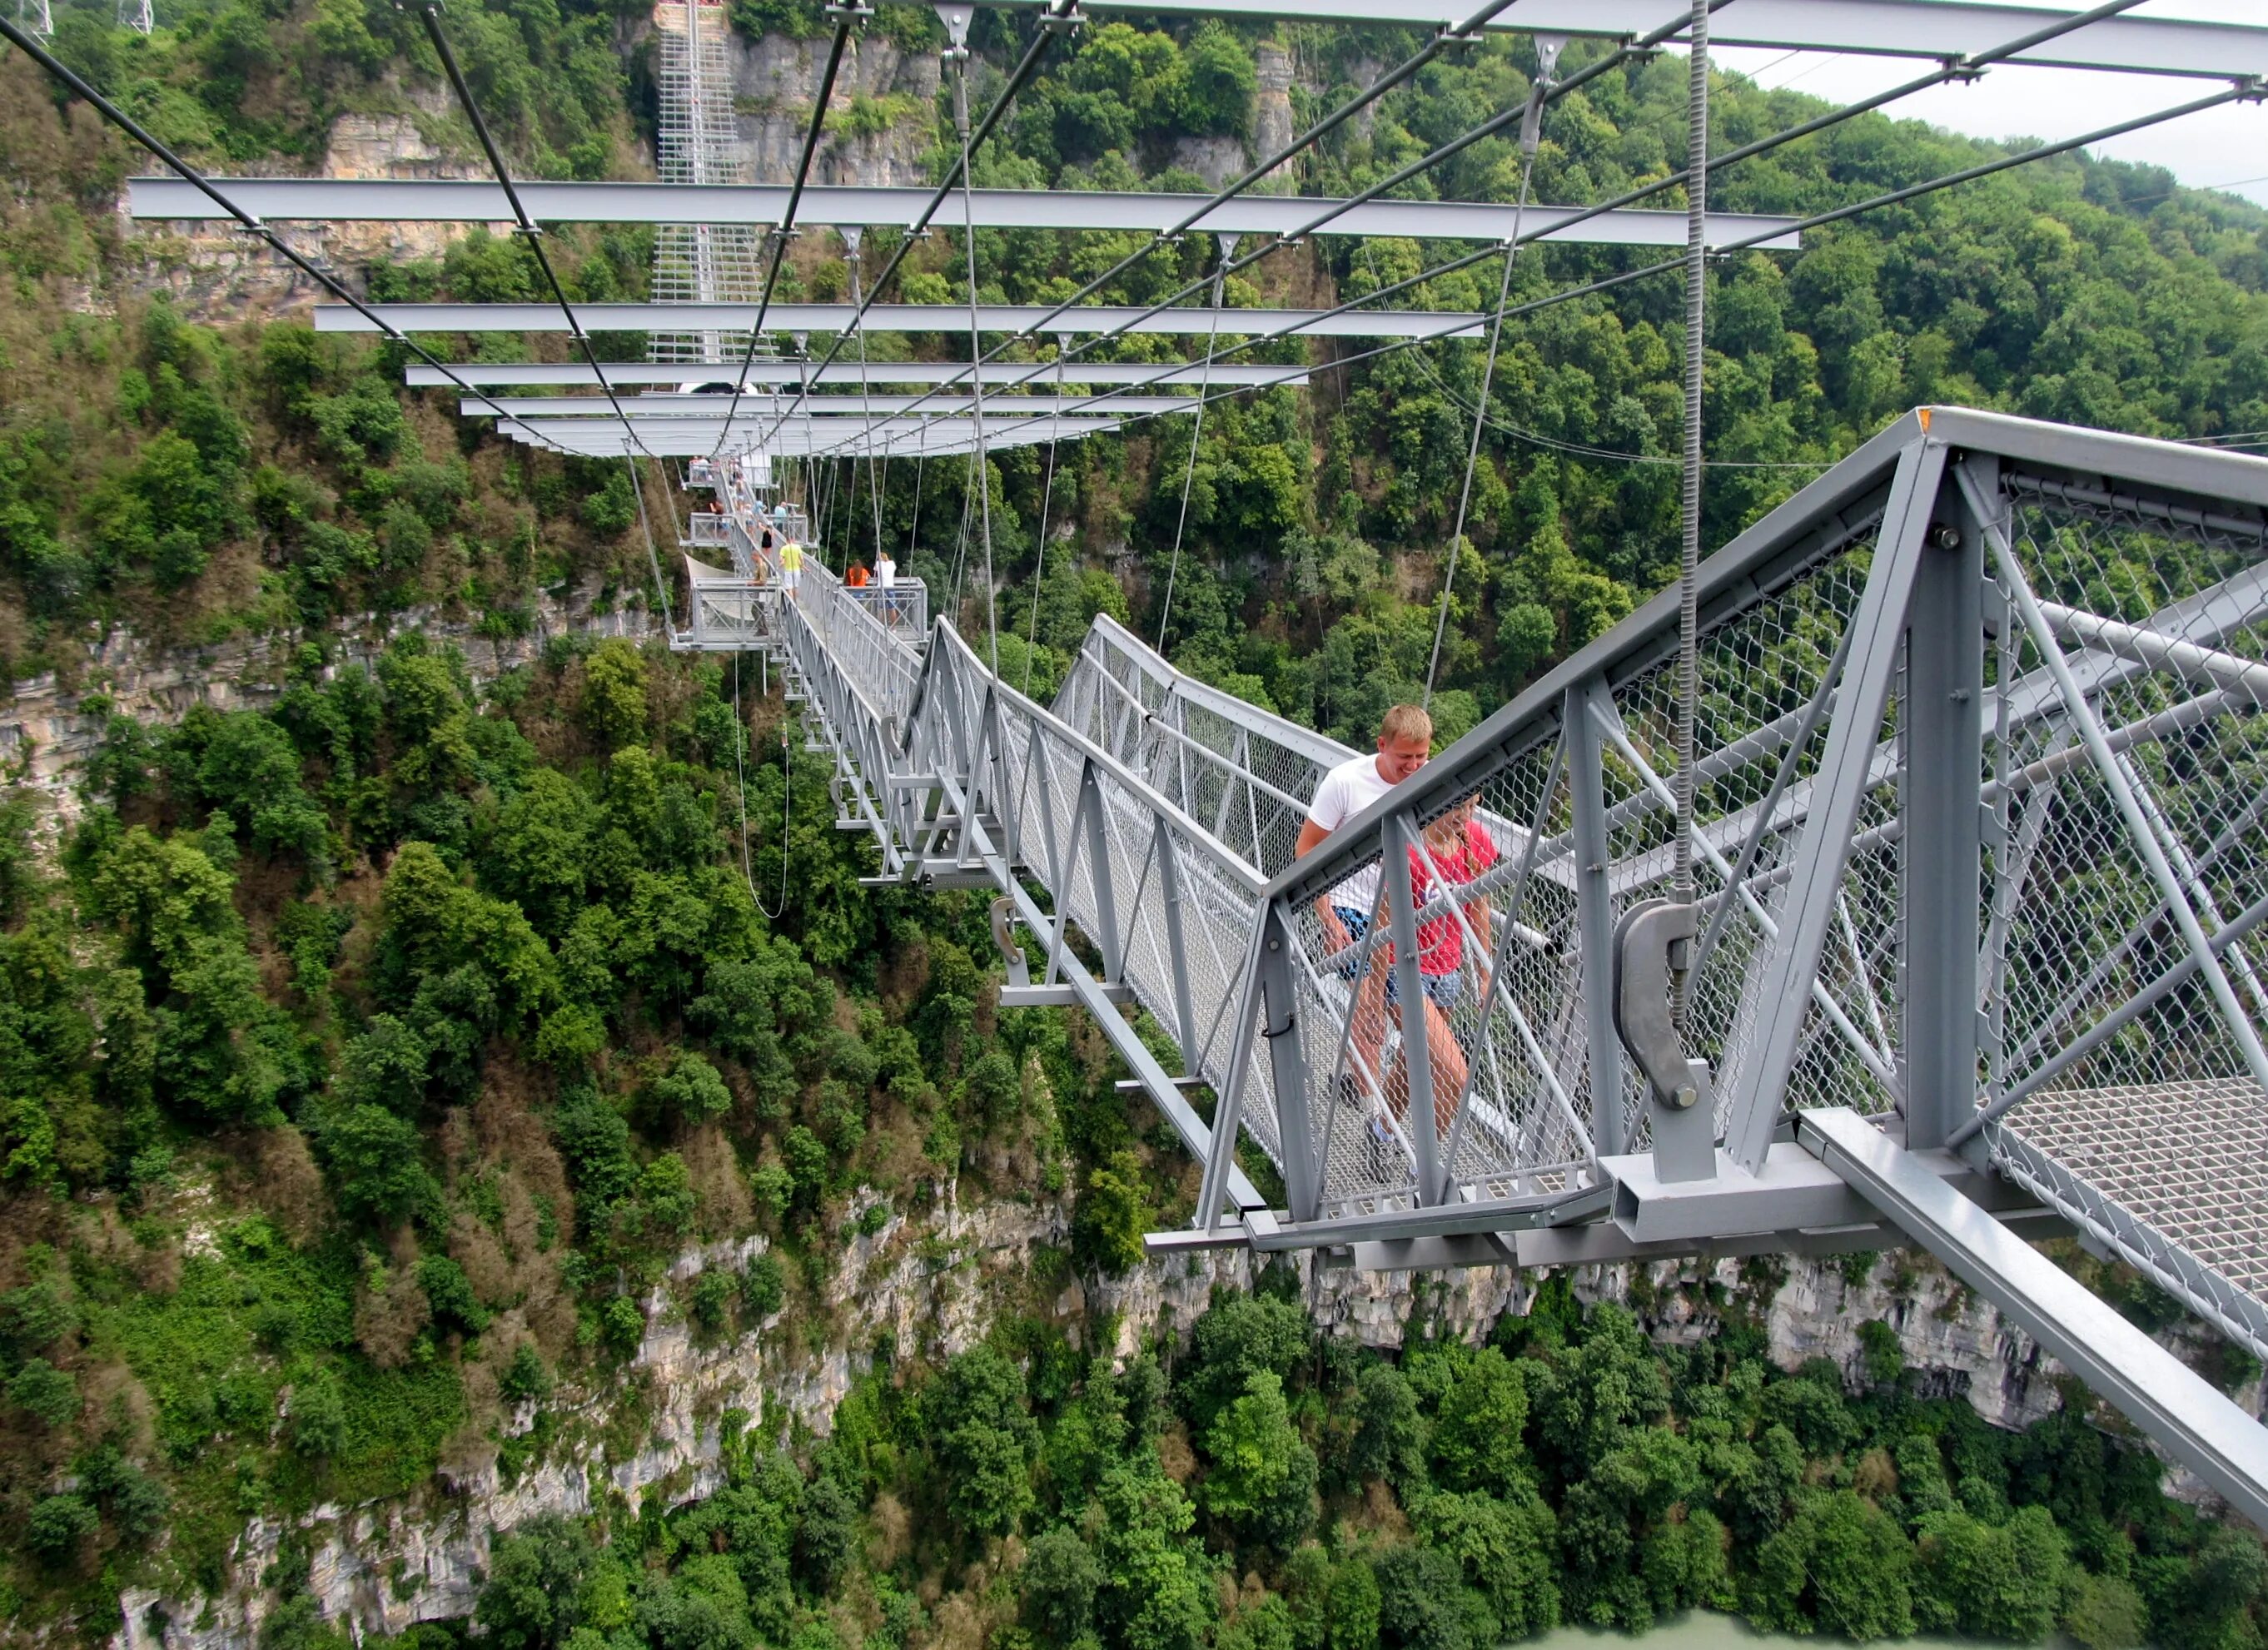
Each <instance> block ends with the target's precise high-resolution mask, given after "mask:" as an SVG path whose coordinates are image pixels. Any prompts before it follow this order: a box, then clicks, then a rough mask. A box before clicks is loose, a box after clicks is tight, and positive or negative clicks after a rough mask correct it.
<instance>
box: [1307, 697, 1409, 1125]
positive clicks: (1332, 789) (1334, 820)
mask: <svg viewBox="0 0 2268 1650" xmlns="http://www.w3.org/2000/svg"><path fill="white" fill-rule="evenodd" d="M1432 748H1433V718H1432V717H1431V716H1429V715H1427V714H1426V712H1425V707H1424V706H1422V705H1416V704H1397V705H1395V706H1394V707H1393V708H1392V709H1391V710H1389V711H1387V713H1386V714H1385V716H1384V717H1382V718H1380V720H1379V724H1378V750H1377V753H1376V754H1375V755H1369V756H1357V757H1355V758H1354V759H1353V760H1352V761H1350V762H1341V763H1340V764H1339V765H1338V766H1337V767H1336V768H1334V769H1332V770H1330V771H1329V773H1327V774H1325V775H1324V776H1323V780H1322V784H1319V785H1317V786H1316V787H1315V794H1314V799H1313V800H1312V801H1311V802H1309V803H1308V805H1307V821H1306V822H1305V823H1303V824H1302V825H1301V826H1300V840H1299V844H1298V847H1297V849H1296V850H1295V851H1296V853H1297V854H1298V855H1299V856H1300V857H1301V858H1305V857H1306V856H1307V855H1308V854H1310V853H1312V852H1314V850H1315V849H1316V848H1317V847H1318V846H1319V845H1321V843H1322V841H1323V839H1324V838H1326V837H1328V836H1329V835H1330V834H1331V833H1332V832H1333V831H1335V830H1337V829H1339V827H1340V826H1342V825H1344V824H1345V823H1346V822H1347V821H1349V820H1351V819H1352V818H1353V817H1354V816H1355V815H1356V814H1359V813H1361V812H1362V811H1363V810H1364V809H1365V808H1366V807H1369V806H1370V805H1371V804H1372V803H1373V802H1375V801H1377V800H1378V799H1379V798H1381V797H1382V796H1384V795H1385V794H1386V793H1387V792H1389V791H1391V790H1392V789H1394V787H1395V785H1398V784H1401V783H1402V782H1403V780H1405V779H1407V778H1409V777H1410V776H1411V775H1412V774H1414V773H1416V772H1417V771H1418V770H1419V769H1420V768H1423V767H1424V766H1425V759H1426V758H1427V757H1428V756H1429V755H1432ZM1315 914H1316V916H1317V917H1319V918H1321V919H1322V927H1323V935H1324V938H1325V939H1326V940H1327V941H1329V945H1330V948H1331V949H1332V951H1333V952H1340V951H1344V950H1345V949H1346V948H1347V947H1350V946H1352V945H1355V944H1357V943H1359V941H1360V940H1361V939H1362V937H1363V935H1364V934H1365V933H1366V932H1368V931H1369V928H1370V924H1372V922H1373V920H1377V919H1379V918H1380V917H1381V916H1382V914H1383V912H1382V907H1381V902H1380V899H1379V884H1378V867H1377V866H1374V865H1372V866H1364V867H1363V868H1362V869H1361V870H1359V871H1357V872H1355V873H1353V874H1352V875H1351V876H1350V877H1348V878H1347V880H1345V881H1344V882H1342V883H1340V884H1338V885H1337V887H1336V888H1331V889H1329V891H1328V892H1326V893H1325V894H1324V895H1323V896H1322V898H1321V899H1319V900H1317V901H1316V902H1315ZM1387 953H1388V947H1386V946H1384V945H1374V946H1373V947H1371V966H1370V968H1369V969H1368V970H1367V971H1366V973H1365V974H1364V976H1363V978H1362V980H1361V981H1360V983H1359V984H1357V986H1356V987H1355V993H1356V1001H1355V1010H1354V1027H1353V1045H1354V1046H1353V1053H1354V1055H1355V1056H1356V1057H1357V1058H1358V1059H1359V1061H1360V1063H1361V1065H1362V1067H1363V1068H1364V1069H1365V1070H1366V1071H1367V1072H1370V1073H1371V1074H1372V1075H1373V1078H1374V1079H1379V1080H1380V1081H1381V1086H1382V1083H1383V1078H1384V1074H1383V1073H1382V1072H1380V1071H1379V1061H1380V1057H1381V1053H1382V1051H1383V1050H1384V1049H1385V1046H1386V1024H1387V1021H1386V1012H1387V1007H1388V1000H1389V999H1388V988H1389V987H1390V986H1391V985H1392V984H1393V983H1394V981H1393V976H1392V975H1391V974H1390V973H1389V971H1388V968H1387V964H1386V957H1387ZM1341 968H1342V970H1343V971H1344V972H1346V973H1347V974H1348V976H1349V977H1351V976H1352V969H1353V964H1352V961H1351V960H1350V961H1348V962H1346V963H1343V964H1342V965H1341ZM1405 1103H1406V1102H1405Z"/></svg>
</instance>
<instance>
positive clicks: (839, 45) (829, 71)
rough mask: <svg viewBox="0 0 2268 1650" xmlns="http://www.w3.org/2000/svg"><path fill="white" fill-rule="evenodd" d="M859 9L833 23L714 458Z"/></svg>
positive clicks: (729, 425)
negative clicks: (793, 181)
mask: <svg viewBox="0 0 2268 1650" xmlns="http://www.w3.org/2000/svg"><path fill="white" fill-rule="evenodd" d="M858 15H859V13H858V11H857V10H856V9H855V8H853V9H848V10H845V11H843V16H842V20H841V21H839V22H837V23H836V26H835V41H834V44H833V45H832V46H831V47H830V48H828V54H827V67H826V69H825V70H823V71H822V72H821V75H820V77H819V95H818V97H817V98H816V99H814V100H813V103H812V106H811V124H810V126H809V127H808V128H806V130H805V132H804V135H803V153H802V155H801V157H800V158H799V159H798V160H797V161H796V166H795V183H794V186H793V187H792V188H790V189H789V190H788V195H787V206H786V208H785V210H783V211H782V212H781V213H780V221H779V227H778V228H777V229H775V230H774V231H772V261H771V267H770V268H769V269H766V270H765V271H764V290H763V291H762V293H761V294H759V295H758V297H757V299H756V320H755V325H754V326H752V327H750V328H748V348H747V353H746V354H745V355H743V356H742V357H740V371H739V372H735V373H734V374H733V400H732V402H731V404H730V405H728V406H727V407H726V408H725V424H724V428H723V429H721V430H720V431H718V435H717V445H716V446H714V447H712V448H711V449H710V452H709V456H710V457H711V459H712V460H713V459H715V458H716V457H717V455H718V453H722V452H723V451H724V450H725V442H727V441H729V440H730V439H732V436H733V418H734V417H735V416H738V415H739V413H740V395H741V393H742V391H743V390H745V389H746V388H747V379H748V370H749V368H751V367H753V366H754V365H755V361H756V346H757V345H758V344H759V343H762V342H763V336H764V315H765V313H766V312H767V311H769V310H770V308H771V306H772V289H773V288H774V287H775V286H776V285H777V284H778V281H779V272H780V264H781V262H782V261H784V259H785V258H786V256H787V243H788V242H789V241H790V240H791V239H793V238H794V236H795V232H796V231H795V215H796V213H797V212H798V211H799V210H801V208H802V205H803V189H804V185H805V183H806V180H808V179H809V178H810V176H811V162H812V159H813V158H814V156H815V155H817V154H818V152H819V134H820V131H821V129H822V128H823V127H825V125H826V124H827V106H828V103H830V102H832V101H833V100H834V97H835V80H836V76H837V75H838V74H839V73H840V72H841V71H842V68H843V48H844V47H846V46H847V45H849V44H850V41H851V25H852V24H853V23H854V22H856V21H857V20H858Z"/></svg>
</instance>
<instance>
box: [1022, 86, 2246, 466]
mask: <svg viewBox="0 0 2268 1650" xmlns="http://www.w3.org/2000/svg"><path fill="white" fill-rule="evenodd" d="M2264 95H2268V90H2264V88H2263V87H2262V86H2261V85H2259V84H2257V83H2256V82H2254V81H2252V80H2250V79H2246V80H2242V81H2240V82H2238V83H2237V84H2235V85H2231V86H2230V87H2229V88H2228V90H2226V91H2223V92H2215V93H2213V95H2211V96H2208V97H2203V98H2198V99H2195V100H2193V101H2191V102H2188V103H2182V104H2176V105H2175V106H2174V107H2171V108H2166V109H2161V110H2158V111H2156V112H2155V113H2154V114H2144V115H2138V116H2136V117H2135V118H2133V119H2132V120H2127V121H2121V122H2117V123H2116V124H2114V125H2110V126H2105V127H2100V128H2098V129H2095V130H2094V131H2092V132H2085V133H2082V134H2080V136H2077V137H2071V138H2063V139H2058V141H2056V142H2054V143H2049V144H2039V145H2037V146H2036V147H2034V148H2031V149H2027V150H2024V151H2021V153H2018V154H2014V155H2005V156H2001V157H1999V158H1995V159H1992V160H1988V161H1985V162H1983V163H1981V164H1979V165H1977V166H1968V167H1964V168H1962V170H1961V171H1958V172H1952V173H1945V174H1944V175H1943V176H1941V177H1937V178H1932V179H1929V180H1925V181H1923V182H1920V183H1916V184H1910V185H1908V186H1906V187H1905V188H1899V189H1892V190H1889V191H1888V192H1886V193H1884V194H1881V195H1874V196H1872V197H1870V198H1869V199H1867V200H1864V201H1858V202H1854V203H1852V204H1851V205H1848V206H1839V207H1836V208H1833V209H1831V210H1827V211H1823V212H1819V213H1815V214H1814V215H1813V216H1812V217H1805V218H1799V219H1798V220H1796V221H1795V222H1794V223H1793V224H1787V225H1776V226H1774V227H1773V228H1771V229H1768V230H1764V231H1762V232H1759V233H1757V234H1755V235H1751V236H1749V237H1746V238H1745V239H1740V240H1734V241H1728V242H1727V243H1726V244H1725V245H1723V246H1720V247H1715V248H1713V249H1712V250H1713V252H1714V254H1715V255H1716V256H1717V257H1719V258H1720V259H1721V258H1723V257H1726V256H1727V255H1728V254H1733V253H1735V252H1747V251H1751V250H1753V249H1755V248H1756V247H1760V246H1762V245H1763V244H1764V242H1765V241H1768V240H1774V239H1779V238H1780V237H1782V236H1785V235H1790V234H1799V235H1800V234H1801V233H1803V232H1805V231H1807V230H1811V229H1818V228H1822V227H1824V226H1825V225H1830V224H1837V223H1841V222H1843V221H1845V219H1847V218H1852V217H1858V216H1859V215H1860V214H1862V213H1865V212H1870V211H1875V210H1880V209H1881V208H1883V207H1886V206H1896V205H1902V204H1903V203H1905V202H1907V201H1911V200H1914V199H1917V198H1918V197H1920V196H1922V195H1932V194H1934V193H1936V192H1937V191H1938V190H1940V189H1947V188H1954V187H1955V186H1956V185H1958V184H1962V183H1970V182H1974V181H1976V180H1977V179H1980V178H1985V177H1990V176H1992V175H1993V174H1994V173H2000V172H2006V171H2008V170H2010V169H2011V168H2013V167H2016V166H2025V165H2028V164H2029V163H2030V162H2032V161H2035V160H2043V159H2048V158H2052V157H2054V156H2056V155H2060V154H2066V153H2068V152H2070V151H2073V150H2074V149H2083V148H2086V147H2088V145H2090V144H2101V143H2106V142H2108V141H2110V139H2111V138H2114V137H2122V136H2125V135H2126V134H2128V133H2130V132H2134V131H2139V130H2141V129H2144V128H2146V127H2150V126H2156V125H2161V124H2162V123H2164V122H2168V121H2173V120H2178V119H2180V118H2182V117H2183V116H2184V115H2189V114H2199V113H2201V112H2203V111H2204V110H2206V109H2211V108H2217V107H2220V106H2221V105H2222V104H2225V103H2235V102H2244V101H2253V102H2257V101H2260V100H2261V99H2263V97H2264ZM1751 147H1753V145H1752V146H1751ZM1535 233H1536V232H1530V237H1531V239H1532V238H1533V235H1534V234H1535ZM1497 250H1498V249H1497V248H1496V247H1488V248H1485V249H1484V250H1483V251H1480V252H1476V253H1470V254H1465V255H1464V256H1462V257H1458V258H1454V259H1451V260H1449V261H1447V262H1445V263H1440V264H1436V265H1434V266H1433V267H1432V268H1431V269H1424V270H1421V271H1419V272H1418V274H1417V275H1414V276H1410V278H1409V279H1407V280H1404V281H1398V282H1395V284H1393V285H1391V286H1388V287H1384V288H1381V289H1380V290H1379V291H1375V292H1371V293H1368V294H1366V295H1365V296H1364V297H1362V298H1353V299H1350V300H1349V301H1348V302H1346V303H1344V304H1342V305H1339V306H1337V308H1335V309H1329V310H1324V311H1321V312H1319V313H1316V314H1314V315H1312V316H1309V317H1307V318H1306V319H1304V320H1299V321H1295V322H1293V323H1292V324H1291V325H1289V326H1286V327H1281V328H1277V329H1276V330H1275V331H1273V332H1266V333H1257V334H1255V335H1252V336H1250V337H1248V338H1245V339H1242V340H1241V341H1239V342H1237V343H1232V344H1229V345H1227V346H1226V347H1225V348H1223V349H1222V350H1219V352H1218V354H1216V355H1214V356H1212V357H1211V358H1212V359H1214V360H1226V359H1227V358H1228V357H1231V356H1235V355H1241V354H1243V353H1244V352H1245V351H1247V350H1255V349H1258V348H1259V347H1261V346H1262V345H1263V344H1268V343H1280V342H1282V341H1283V340H1284V339H1285V338H1288V337H1292V336H1293V335H1296V334H1298V333H1300V332H1302V331H1304V330H1305V329H1307V328H1310V327H1313V326H1315V325H1317V324H1319V323H1320V322H1322V321H1324V320H1329V319H1331V318H1332V317H1334V316H1337V315H1342V314H1346V313H1351V312H1352V311H1354V310H1356V309H1359V308H1360V307H1362V306H1366V305H1369V304H1373V303H1375V302H1377V301H1378V299H1380V298H1384V297H1388V296H1390V295H1392V294H1394V293H1396V292H1400V291H1407V290H1408V289H1410V287H1413V286H1417V285H1418V284H1422V283H1424V282H1426V281H1430V280H1432V279H1434V278H1435V277H1437V276H1442V275H1446V274H1448V273H1450V272H1452V271H1454V270H1457V269H1464V268H1466V267H1468V266H1469V265H1471V264H1474V263H1477V262H1479V261H1482V260H1483V259H1485V258H1490V257H1493V256H1495V255H1496V252H1497ZM1684 262H1685V260H1684V256H1683V254H1679V255H1678V256H1676V257H1674V258H1665V259H1662V260H1661V261H1658V262H1654V263H1649V264H1646V265H1643V266H1641V267H1640V268H1638V269H1625V270H1624V271H1622V272H1621V273H1620V274H1617V275H1609V276H1601V277H1600V278H1598V279H1597V280H1594V281H1588V282H1586V283H1584V284H1581V285H1580V286H1572V287H1566V288H1563V289H1562V290H1560V291H1557V292H1550V293H1547V294H1545V295H1544V296H1543V297H1542V298H1530V299H1528V300H1527V301H1526V302H1524V303H1520V304H1515V305H1513V306H1512V307H1511V308H1509V309H1507V310H1506V311H1505V312H1504V318H1505V319H1506V320H1517V319H1518V318H1520V317H1521V316H1522V315H1528V314H1533V313H1535V312H1536V311H1538V310H1543V309H1549V308H1550V307H1551V306H1554V305H1557V304H1564V303H1566V302H1568V301H1569V300H1570V299H1573V298H1589V297H1593V296H1594V295H1596V294H1598V293H1601V292H1604V291H1611V290H1612V289H1614V288H1616V287H1619V286H1625V285H1628V284H1630V283H1631V282H1633V281H1638V280H1642V279H1644V278H1645V277H1646V276H1652V275H1662V274H1666V273H1668V271H1670V270H1672V269H1683V267H1684ZM1494 319H1495V318H1494V317H1493V316H1491V315H1489V314H1486V313H1484V314H1481V315H1479V316H1476V317H1470V318H1460V319H1458V320H1455V321H1453V322H1451V323H1449V324H1448V325H1447V326H1445V327H1443V328H1440V330H1438V331H1434V332H1429V333H1421V334H1418V335H1414V336H1411V337H1407V338H1395V339H1391V340H1389V341H1388V342H1386V343H1381V344H1378V345H1376V346H1374V347H1373V348H1371V349H1368V350H1361V351H1359V352H1358V353H1356V354H1353V355H1351V356H1343V357H1339V358H1338V359H1337V360H1336V361H1334V362H1332V363H1331V364H1330V365H1332V366H1333V367H1338V368H1344V367H1347V366H1351V365H1355V364H1356V363H1358V362H1360V361H1366V360H1370V359H1373V358H1374V357H1379V356H1385V355H1392V354H1395V353H1396V352H1397V351H1400V350H1410V349H1416V348H1418V347H1419V346H1420V345H1424V344H1429V343H1441V342H1443V341H1445V340H1447V339H1451V338H1454V337H1457V336H1458V335H1462V334H1466V333H1469V332H1473V331H1476V330H1477V329H1478V328H1480V327H1482V326H1484V325H1487V324H1489V323H1490V322H1491V321H1492V320H1494ZM1190 365H1198V364H1194V363H1193V364H1190ZM1181 370H1183V369H1182V368H1181V367H1175V368H1169V369H1167V371H1168V372H1178V371H1181ZM1159 381H1160V380H1159V379H1144V380H1141V381H1139V382H1138V383H1135V384H1130V385H1121V386H1117V387H1114V388H1111V389H1109V390H1106V391H1102V392H1100V393H1098V394H1093V395H1090V396H1087V397H1086V398H1085V399H1084V400H1082V401H1079V402H1077V403H1076V404H1075V405H1072V406H1070V407H1066V408H1064V416H1066V417H1068V416H1071V415H1073V414H1076V413H1079V412H1081V411H1084V410H1086V409H1089V408H1096V407H1100V408H1103V409H1106V410H1107V409H1108V403H1109V402H1110V401H1114V400H1116V399H1118V398H1120V397H1122V396H1125V395H1130V394H1134V393H1136V392H1138V391H1139V390H1141V389H1143V388H1145V387H1150V386H1152V385H1153V384H1155V383H1157V382H1159ZM1254 388H1255V386H1252V385H1238V386H1235V387H1231V388H1228V389H1224V390H1221V391H1219V392H1217V393H1216V394H1215V399H1219V398H1220V397H1222V396H1228V395H1242V394H1249V393H1250V392H1251V391H1252V390H1253V389H1254ZM1174 410H1175V413H1179V412H1180V410H1181V409H1179V408H1175V409H1174ZM1117 416H1119V417H1120V418H1121V419H1122V421H1123V423H1125V424H1141V423H1145V422H1147V421H1148V420H1149V419H1152V418H1155V417H1162V416H1167V415H1165V414H1160V413H1146V412H1134V413H1125V414H1122V415H1117Z"/></svg>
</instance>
